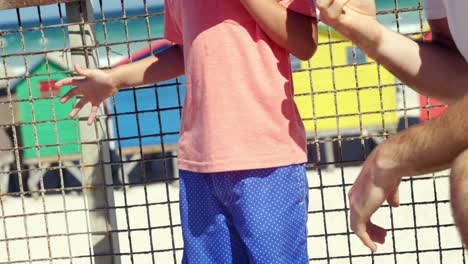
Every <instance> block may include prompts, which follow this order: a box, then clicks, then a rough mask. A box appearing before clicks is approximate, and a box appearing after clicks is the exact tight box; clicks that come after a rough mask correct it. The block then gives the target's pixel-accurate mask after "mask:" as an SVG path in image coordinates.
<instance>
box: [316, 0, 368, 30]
mask: <svg viewBox="0 0 468 264" xmlns="http://www.w3.org/2000/svg"><path fill="white" fill-rule="evenodd" d="M317 7H318V9H319V10H320V20H321V21H323V22H324V23H325V24H327V25H329V26H332V27H336V26H338V25H340V24H344V25H346V24H348V23H353V21H354V22H357V21H356V19H363V18H372V19H375V13H376V8H375V1H374V0H317Z"/></svg>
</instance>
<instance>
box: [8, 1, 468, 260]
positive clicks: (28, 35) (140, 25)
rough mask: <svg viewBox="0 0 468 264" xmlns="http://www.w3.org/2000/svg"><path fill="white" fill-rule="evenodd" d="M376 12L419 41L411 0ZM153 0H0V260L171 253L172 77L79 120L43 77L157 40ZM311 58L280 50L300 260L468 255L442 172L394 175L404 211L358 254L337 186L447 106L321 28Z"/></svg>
mask: <svg viewBox="0 0 468 264" xmlns="http://www.w3.org/2000/svg"><path fill="white" fill-rule="evenodd" d="M377 3H378V8H379V11H378V19H379V21H380V22H381V23H383V24H385V25H386V26H388V27H391V28H393V29H394V30H396V31H399V32H401V33H402V34H406V35H408V36H409V37H411V38H419V39H426V40H429V39H430V35H429V34H428V33H427V32H426V31H427V29H428V28H427V26H426V24H425V19H424V17H423V12H422V1H418V0H406V1H403V0H399V1H396V0H392V1H390V0H388V1H377ZM158 4H160V2H158V1H152V0H136V1H128V0H116V1H115V0H112V1H111V0H95V1H91V0H62V1H57V0H55V1H52V0H41V1H33V0H29V1H8V0H0V9H2V10H1V11H0V15H1V17H3V18H4V20H2V21H4V22H2V24H0V40H1V46H0V52H1V61H0V87H1V89H0V263H180V262H181V256H182V250H183V243H182V236H181V228H180V219H179V215H178V174H177V140H178V137H179V130H180V125H179V123H180V115H181V108H182V106H183V101H184V96H185V85H186V84H185V78H184V77H181V78H179V79H176V80H171V81H167V82H164V83H159V84H155V85H150V86H144V87H129V88H125V89H123V90H121V91H120V92H119V93H117V94H116V95H115V96H113V97H112V98H110V99H109V100H108V101H107V102H106V103H105V104H104V105H103V106H102V107H101V109H100V113H99V115H98V118H97V120H96V121H95V122H94V123H93V125H92V126H90V127H88V126H87V125H86V120H87V118H86V117H87V114H88V113H89V109H87V110H85V111H83V112H84V113H82V114H81V115H80V117H77V118H76V119H72V120H71V119H69V118H68V113H69V112H70V110H71V109H72V108H73V107H74V105H75V103H76V101H71V102H69V103H67V104H63V105H62V104H60V102H59V98H60V96H61V95H63V94H64V93H66V92H67V91H68V90H69V89H70V88H62V89H58V90H57V89H55V88H54V85H53V84H54V82H55V81H57V80H60V79H62V78H64V77H67V76H71V75H72V74H73V70H72V65H73V64H80V65H82V66H83V67H90V68H101V69H108V68H111V67H113V66H116V65H121V64H125V63H129V62H132V61H136V60H139V59H141V58H142V57H145V56H148V55H150V54H153V53H157V52H160V51H161V50H164V49H165V48H166V47H167V46H168V45H169V44H168V43H167V42H166V41H164V40H163V39H162V38H163V21H164V19H163V18H164V12H163V11H164V10H163V7H162V6H160V5H158ZM319 35H320V38H319V47H318V51H317V54H316V55H315V56H314V58H313V59H312V60H311V61H308V62H302V61H299V60H297V59H295V58H291V61H292V67H293V71H294V72H293V78H294V83H295V94H296V98H295V100H296V103H297V105H298V108H299V111H300V113H301V116H302V118H303V120H304V123H305V126H306V130H307V135H308V150H309V151H308V152H309V154H308V155H309V163H308V165H307V166H308V169H309V170H308V177H309V185H310V191H309V193H310V206H309V223H308V228H309V256H310V262H311V263H359V264H361V263H405V264H407V263H450V264H452V263H465V257H466V253H465V251H464V249H463V245H462V242H461V241H460V238H459V236H458V234H457V231H456V228H455V226H454V224H453V219H452V216H451V211H450V205H449V192H448V183H449V180H448V172H440V173H437V174H432V175H425V176H421V177H416V178H411V179H404V180H403V182H402V185H401V206H400V207H399V208H397V209H392V208H390V207H388V206H387V205H385V206H383V208H381V209H380V210H379V211H378V213H377V214H376V216H375V217H376V218H375V220H376V221H377V222H379V223H381V224H383V225H384V226H385V227H387V228H388V231H389V235H388V237H387V241H386V244H385V245H383V246H380V248H379V251H378V252H377V253H375V254H371V253H370V252H369V251H368V250H366V249H365V248H364V246H362V245H361V243H360V242H359V241H358V239H357V237H356V236H354V235H353V234H352V233H351V231H350V229H349V227H348V226H349V223H348V203H347V199H346V194H347V191H348V190H349V188H350V187H351V185H352V183H353V181H354V179H355V178H356V177H357V174H358V173H359V169H360V165H361V164H362V161H363V160H365V158H366V157H367V155H368V154H369V153H370V152H371V151H372V149H373V148H374V147H375V146H376V145H377V144H379V143H381V142H382V141H384V140H385V139H386V138H387V137H389V136H391V135H392V134H394V133H397V132H398V131H400V130H402V129H405V128H406V127H408V126H410V125H412V124H416V123H419V122H423V121H424V120H427V119H430V118H435V117H436V116H437V115H438V114H440V112H441V111H443V109H444V108H445V106H444V105H443V104H441V103H440V102H437V101H434V100H432V99H430V98H426V97H422V96H420V95H418V94H416V93H415V92H413V91H412V90H411V89H409V88H408V87H405V86H404V85H402V84H401V83H400V82H399V81H398V80H397V79H395V77H394V76H392V75H391V74H390V73H389V72H388V71H386V70H385V69H384V68H383V67H382V66H380V65H378V64H376V63H375V62H373V61H372V60H370V59H369V58H368V57H366V55H365V54H363V53H362V52H361V51H360V50H359V49H357V48H356V47H354V46H353V45H352V44H351V43H350V42H349V41H347V40H346V39H344V38H343V37H342V36H340V35H339V34H338V33H336V32H334V31H333V30H332V29H330V28H328V27H326V26H324V25H320V31H319Z"/></svg>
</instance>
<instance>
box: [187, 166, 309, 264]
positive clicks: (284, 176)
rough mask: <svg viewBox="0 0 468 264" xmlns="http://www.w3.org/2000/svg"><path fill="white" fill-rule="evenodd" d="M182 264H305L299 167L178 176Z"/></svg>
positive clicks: (303, 181)
mask: <svg viewBox="0 0 468 264" xmlns="http://www.w3.org/2000/svg"><path fill="white" fill-rule="evenodd" d="M179 175H180V211H181V220H182V233H183V238H184V256H183V260H182V263H187V264H200V263H201V264H210V263H213V264H229V263H251V264H257V263H258V264H263V263H268V264H271V263H275V264H282V263H284V264H296V263H300V264H302V263H308V262H309V258H308V255H307V208H308V184H307V176H306V169H305V165H304V164H301V165H291V166H286V167H278V168H269V169H258V170H247V171H233V172H222V173H194V172H189V171H180V174H179Z"/></svg>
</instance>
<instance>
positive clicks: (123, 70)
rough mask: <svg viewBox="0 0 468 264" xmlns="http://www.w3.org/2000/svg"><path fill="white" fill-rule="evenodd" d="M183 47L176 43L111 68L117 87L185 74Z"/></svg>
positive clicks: (157, 80)
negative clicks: (132, 61)
mask: <svg viewBox="0 0 468 264" xmlns="http://www.w3.org/2000/svg"><path fill="white" fill-rule="evenodd" d="M184 71H185V68H184V55H183V51H182V47H180V46H178V45H175V46H172V47H171V48H169V49H167V50H165V51H164V52H162V53H159V54H157V55H154V56H149V57H148V58H145V59H143V60H140V61H137V62H134V63H130V64H126V65H122V66H119V67H116V68H114V69H111V70H110V72H109V73H110V74H111V76H112V79H113V80H114V81H115V83H116V85H117V87H118V88H119V89H120V88H123V87H135V86H141V85H146V84H151V83H157V82H162V81H166V80H170V79H173V78H176V77H178V76H180V75H182V74H184Z"/></svg>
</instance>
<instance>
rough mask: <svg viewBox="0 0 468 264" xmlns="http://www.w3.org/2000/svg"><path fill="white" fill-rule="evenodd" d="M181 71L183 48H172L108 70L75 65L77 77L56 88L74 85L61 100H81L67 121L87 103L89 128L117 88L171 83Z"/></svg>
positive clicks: (182, 70)
mask: <svg viewBox="0 0 468 264" xmlns="http://www.w3.org/2000/svg"><path fill="white" fill-rule="evenodd" d="M184 70H185V69H184V56H183V51H182V47H181V46H179V45H174V46H172V47H171V48H169V49H167V50H165V51H164V52H162V53H160V54H158V55H155V56H150V57H148V58H145V59H143V60H141V61H138V62H134V63H131V64H127V65H122V66H119V67H116V68H114V69H111V70H108V71H103V70H99V69H83V68H81V67H80V66H78V65H76V66H75V71H76V73H77V74H78V75H79V76H77V77H70V78H66V79H63V80H61V81H59V82H57V83H56V86H57V87H62V86H66V85H72V86H75V87H74V88H73V89H71V90H70V91H69V92H68V93H67V94H66V95H64V96H63V97H62V99H61V102H62V103H65V102H67V101H68V100H70V99H71V98H73V97H75V96H78V95H81V96H82V97H83V98H81V100H80V101H79V102H78V103H77V105H76V106H75V108H74V109H73V110H72V111H71V113H70V118H74V117H75V116H76V115H77V114H78V113H79V112H80V110H81V109H82V108H83V107H84V106H85V105H86V104H87V103H91V104H92V108H91V114H90V116H89V118H88V124H89V125H91V124H92V122H93V121H94V119H95V117H96V115H97V112H98V109H99V105H100V104H101V103H102V102H103V101H104V100H106V99H107V98H109V97H110V96H112V95H113V94H115V93H117V92H118V91H119V89H121V88H123V87H132V86H141V85H145V84H150V83H157V82H161V81H165V80H170V79H172V78H175V77H177V76H180V75H182V74H183V73H184Z"/></svg>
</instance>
